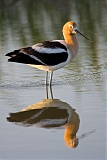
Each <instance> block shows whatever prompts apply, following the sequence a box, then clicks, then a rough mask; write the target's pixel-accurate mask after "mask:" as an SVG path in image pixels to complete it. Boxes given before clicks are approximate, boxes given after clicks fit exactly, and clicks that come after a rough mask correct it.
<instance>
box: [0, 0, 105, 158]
mask: <svg viewBox="0 0 107 160" xmlns="http://www.w3.org/2000/svg"><path fill="white" fill-rule="evenodd" d="M67 21H75V22H76V23H77V27H78V30H79V31H80V32H81V33H83V34H84V35H85V36H86V37H88V38H89V39H91V40H92V41H93V42H92V43H91V42H89V41H87V40H86V39H85V38H83V37H82V36H80V35H77V34H76V36H77V39H78V42H79V52H78V54H77V56H76V57H75V59H74V60H73V61H72V63H70V64H68V65H67V66H65V67H64V68H63V69H61V70H58V71H56V72H55V73H54V76H53V92H54V93H53V95H54V98H55V99H60V100H62V101H64V102H66V103H67V104H69V105H70V106H71V107H72V108H74V109H75V112H76V114H78V115H79V119H80V126H79V129H78V133H77V137H78V136H80V137H85V136H84V135H86V134H85V133H87V132H89V133H91V131H92V130H93V129H94V130H95V133H93V134H91V135H89V136H87V137H86V138H84V139H82V140H80V142H79V145H78V146H77V148H76V149H75V150H71V149H68V148H67V147H66V146H65V145H64V140H63V134H64V129H62V130H57V129H50V130H46V129H43V128H42V129H40V128H39V129H38V128H36V127H35V126H32V127H30V128H26V129H25V128H24V127H22V126H17V125H15V124H12V123H9V122H7V120H6V117H8V116H9V113H12V112H18V111H19V112H20V111H21V110H22V109H24V108H27V107H28V106H29V105H31V104H35V103H37V102H39V101H41V100H42V99H44V98H45V97H46V93H45V86H44V79H45V73H44V72H42V71H39V70H38V69H34V68H31V67H29V66H26V65H22V64H16V63H7V57H5V54H6V53H8V52H10V51H12V50H14V49H18V48H20V47H25V46H31V45H33V44H35V43H38V42H41V41H45V40H53V39H63V35H62V27H63V25H64V24H65V23H66V22H67ZM106 84H107V0H8V1H6V0H0V105H1V108H0V144H1V145H0V158H10V159H12V158H14V159H15V158H21V159H22V158H23V159H24V158H25V159H26V158H29V159H31V158H32V159H36V158H37V159H40V158H45V159H48V158H52V157H53V158H54V159H62V157H63V158H64V159H72V158H73V159H79V158H80V159H93V160H94V159H99V160H100V159H101V160H105V159H106V131H107V129H106V120H107V119H106V113H107V112H106V105H107V103H106V100H107V99H106V98H107V85H106ZM25 110H26V109H25ZM47 117H48V116H47ZM81 135H83V136H81ZM16 137H17V138H16ZM29 137H30V139H29Z"/></svg>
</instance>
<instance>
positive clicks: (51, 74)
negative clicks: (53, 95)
mask: <svg viewBox="0 0 107 160" xmlns="http://www.w3.org/2000/svg"><path fill="white" fill-rule="evenodd" d="M52 76H53V71H52V72H51V73H50V83H49V85H50V86H51V85H52Z"/></svg>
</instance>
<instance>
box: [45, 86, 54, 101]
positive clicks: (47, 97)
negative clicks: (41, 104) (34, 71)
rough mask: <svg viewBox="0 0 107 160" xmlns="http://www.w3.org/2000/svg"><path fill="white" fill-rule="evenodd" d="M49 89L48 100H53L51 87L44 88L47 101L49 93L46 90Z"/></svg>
mask: <svg viewBox="0 0 107 160" xmlns="http://www.w3.org/2000/svg"><path fill="white" fill-rule="evenodd" d="M49 89H50V98H51V99H53V92H52V86H51V85H49V86H46V99H49V93H48V90H49Z"/></svg>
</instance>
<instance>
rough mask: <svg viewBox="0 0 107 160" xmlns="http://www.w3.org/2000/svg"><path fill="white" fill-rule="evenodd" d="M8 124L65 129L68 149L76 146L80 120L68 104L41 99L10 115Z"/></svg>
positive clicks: (57, 100)
mask: <svg viewBox="0 0 107 160" xmlns="http://www.w3.org/2000/svg"><path fill="white" fill-rule="evenodd" d="M9 115H10V116H9V117H7V120H8V121H9V122H15V124H18V125H22V126H32V125H36V126H37V127H42V128H53V127H58V128H59V127H65V133H64V140H65V143H66V145H67V146H68V147H70V148H75V147H76V146H77V145H78V138H77V137H76V134H77V132H78V129H79V124H80V119H79V116H78V114H77V113H76V110H75V109H73V108H72V107H71V106H70V105H69V104H68V103H66V102H63V101H61V100H59V99H43V100H41V101H40V102H38V103H35V104H32V105H30V106H29V107H27V108H25V109H23V110H22V111H20V112H17V113H10V114H9Z"/></svg>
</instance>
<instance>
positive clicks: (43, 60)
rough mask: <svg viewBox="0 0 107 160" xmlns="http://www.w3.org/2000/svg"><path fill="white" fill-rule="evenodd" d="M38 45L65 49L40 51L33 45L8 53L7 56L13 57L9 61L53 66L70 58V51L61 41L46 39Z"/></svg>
mask: <svg viewBox="0 0 107 160" xmlns="http://www.w3.org/2000/svg"><path fill="white" fill-rule="evenodd" d="M37 46H39V47H44V48H53V49H54V48H61V49H64V51H63V52H60V53H51V54H48V53H40V52H38V51H37V50H35V49H33V48H32V47H26V48H21V49H18V50H14V51H13V52H10V53H7V54H6V56H9V57H11V58H10V59H9V60H8V61H11V62H18V63H24V64H34V65H49V66H53V65H57V64H59V63H62V62H64V61H66V59H67V58H68V53H67V52H66V50H67V48H66V47H65V46H64V45H63V44H61V43H59V42H52V41H45V42H43V43H38V44H37Z"/></svg>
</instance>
